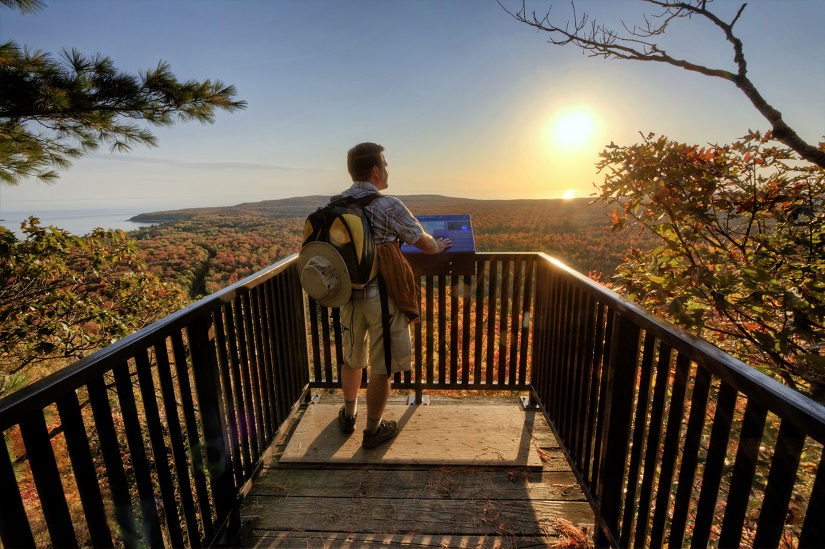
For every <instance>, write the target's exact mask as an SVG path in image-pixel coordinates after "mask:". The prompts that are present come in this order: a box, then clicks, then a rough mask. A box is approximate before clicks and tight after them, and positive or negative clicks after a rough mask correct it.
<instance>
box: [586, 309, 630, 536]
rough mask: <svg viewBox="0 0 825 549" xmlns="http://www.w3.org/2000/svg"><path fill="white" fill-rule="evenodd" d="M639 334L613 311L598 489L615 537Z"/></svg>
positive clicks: (598, 498)
mask: <svg viewBox="0 0 825 549" xmlns="http://www.w3.org/2000/svg"><path fill="white" fill-rule="evenodd" d="M639 335H640V329H639V326H638V325H636V324H635V323H633V322H631V321H630V320H628V319H626V318H624V317H622V316H621V315H620V314H619V313H618V312H614V322H613V335H612V337H611V346H610V357H609V363H608V369H607V372H606V375H607V380H606V381H607V383H606V387H607V392H606V395H605V399H606V400H605V415H604V428H603V429H602V441H603V442H602V445H601V459H600V461H601V463H602V466H601V471H600V474H599V483H598V487H597V493H596V501H597V502H598V505H599V510H600V515H601V518H602V521H603V523H604V525H605V527H606V528H607V530H608V532H610V534H611V536H613V537H615V536H616V534H618V530H619V515H620V512H621V507H622V487H623V485H624V478H625V463H626V461H627V459H626V458H627V452H628V446H629V441H630V418H631V412H632V408H633V387H634V383H635V380H636V375H635V372H636V364H637V362H638V354H639ZM599 541H600V542H601V543H609V540H608V539H607V537H606V535H605V532H604V531H603V530H600V531H599Z"/></svg>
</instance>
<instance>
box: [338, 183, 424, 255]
mask: <svg viewBox="0 0 825 549" xmlns="http://www.w3.org/2000/svg"><path fill="white" fill-rule="evenodd" d="M377 192H378V189H377V188H375V185H373V184H372V183H367V182H366V181H356V182H355V183H353V184H352V187H350V188H349V189H347V190H346V191H344V192H343V193H341V196H344V197H352V198H361V197H362V196H366V195H368V194H372V193H377ZM333 198H337V197H333ZM365 209H366V210H367V215H369V218H370V226H371V227H372V237H373V239H374V240H375V244H376V245H379V246H380V245H381V244H386V243H388V242H393V241H395V240H399V239H400V240H402V241H403V242H405V243H406V244H413V243H414V242H416V241H417V240H418V239H419V238H421V237H422V236H424V228H423V227H421V224H420V223H419V222H418V220H417V219H416V218H415V217H414V216H413V214H412V213H410V210H408V209H407V207H406V206H405V205H404V203H403V202H401V201H400V200H398V199H397V198H395V197H393V196H386V195H381V197H380V198H376V199H375V200H373V201H372V202H371V203H370V204H369V205H368V206H367V207H366V208H365Z"/></svg>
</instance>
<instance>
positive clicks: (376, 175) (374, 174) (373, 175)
mask: <svg viewBox="0 0 825 549" xmlns="http://www.w3.org/2000/svg"><path fill="white" fill-rule="evenodd" d="M380 179H381V168H379V167H378V166H373V167H372V168H370V183H372V182H373V181H378V180H380Z"/></svg>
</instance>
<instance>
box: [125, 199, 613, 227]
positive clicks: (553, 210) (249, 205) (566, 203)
mask: <svg viewBox="0 0 825 549" xmlns="http://www.w3.org/2000/svg"><path fill="white" fill-rule="evenodd" d="M398 198H399V199H401V201H402V202H404V204H405V205H406V206H407V207H408V208H409V209H410V211H412V212H413V213H414V214H416V215H435V214H448V213H462V214H465V213H469V214H470V215H471V216H472V215H473V214H484V213H487V212H490V213H494V212H497V211H500V210H501V209H502V208H504V209H507V210H509V209H511V208H516V209H518V210H532V211H534V212H536V213H539V212H541V213H543V214H546V215H553V214H563V215H569V214H571V213H573V212H575V211H576V210H580V209H581V210H582V211H584V210H585V209H586V207H587V204H588V203H589V202H590V200H591V199H589V198H572V199H561V198H558V199H525V200H475V199H472V198H455V197H450V196H441V195H436V194H417V195H407V196H398ZM327 202H329V196H321V195H314V196H300V197H294V198H283V199H279V200H263V201H261V202H244V203H242V204H237V205H235V206H221V207H208V208H186V209H181V210H166V211H157V212H148V213H142V214H139V215H136V216H134V217H132V218H130V219H129V221H136V222H141V223H152V222H169V221H182V220H186V219H192V218H193V217H196V216H201V215H218V216H224V215H236V214H239V213H246V214H256V215H263V216H266V217H269V218H273V219H284V218H293V217H298V218H303V217H306V216H307V215H308V214H309V213H311V212H312V211H314V210H315V209H316V208H320V207H322V206H324V205H325V204H326V203H327ZM595 209H596V210H598V209H600V208H599V207H598V206H596V207H595Z"/></svg>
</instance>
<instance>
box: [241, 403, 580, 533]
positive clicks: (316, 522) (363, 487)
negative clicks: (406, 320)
mask: <svg viewBox="0 0 825 549" xmlns="http://www.w3.org/2000/svg"><path fill="white" fill-rule="evenodd" d="M340 399H341V397H340V396H337V395H324V396H323V397H322V398H321V400H320V401H319V403H318V404H308V405H305V406H303V407H302V408H301V409H300V410H299V411H298V413H297V414H296V415H295V417H294V419H293V420H292V424H291V425H289V426H288V428H287V429H286V430H285V431H286V432H285V433H284V435H283V436H282V437H281V439H280V440H278V441H276V445H275V446H273V448H272V451H271V452H270V454H269V456H268V458H267V461H266V463H265V465H264V468H263V469H262V471H261V473H260V475H259V476H258V478H257V479H255V481H254V482H253V485H252V488H251V490H250V492H249V493H248V494H247V496H246V499H245V501H244V503H243V506H242V507H241V518H242V520H243V521H244V522H245V523H251V530H250V531H249V533H248V536H247V537H246V540H245V546H246V547H287V548H289V547H301V548H305V547H352V548H355V547H372V546H379V545H380V546H384V547H418V548H429V547H437V548H445V547H472V548H493V547H551V546H553V545H554V544H555V543H556V542H557V541H559V533H558V532H557V531H556V529H555V528H554V524H555V523H556V520H557V519H558V518H564V519H566V520H568V521H570V522H571V523H573V524H575V525H579V526H581V527H584V528H587V531H588V532H592V531H593V524H594V516H593V512H592V510H591V508H590V505H589V504H588V503H587V501H586V500H585V497H584V494H583V493H582V492H581V490H580V488H579V487H578V485H577V483H576V479H575V476H574V475H573V473H572V472H571V471H570V468H569V466H568V464H567V461H566V459H565V458H564V455H563V454H562V451H561V449H560V448H559V445H558V442H557V440H556V439H555V437H554V435H553V433H552V431H551V430H550V428H549V427H548V426H547V424H546V422H545V421H544V418H543V416H542V415H541V413H539V412H533V411H524V410H523V409H522V408H521V405H520V403H519V401H518V399H517V398H515V397H489V398H478V397H472V398H461V399H455V398H448V397H433V398H431V404H430V405H429V406H407V405H406V403H405V402H404V401H403V399H400V398H399V399H397V400H396V399H392V400H391V401H390V403H389V405H388V408H387V412H386V413H385V416H384V417H386V418H388V419H396V420H398V421H399V424H400V425H401V427H402V430H401V432H400V433H399V435H398V437H397V438H396V439H395V440H394V441H393V442H392V443H390V444H389V445H387V446H384V445H382V446H379V447H378V448H375V449H373V450H363V449H362V448H361V447H360V441H361V430H362V429H363V425H362V423H363V421H364V420H363V418H361V417H359V424H358V425H357V426H356V432H355V434H353V435H351V436H350V437H345V436H344V435H343V434H341V433H340V431H339V430H338V425H337V413H338V409H339V408H340V406H341V400H340ZM359 406H360V410H361V412H360V414H359V415H365V414H364V412H365V411H366V409H365V406H364V404H363V403H361V404H359ZM439 425H440V428H436V426H439Z"/></svg>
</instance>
